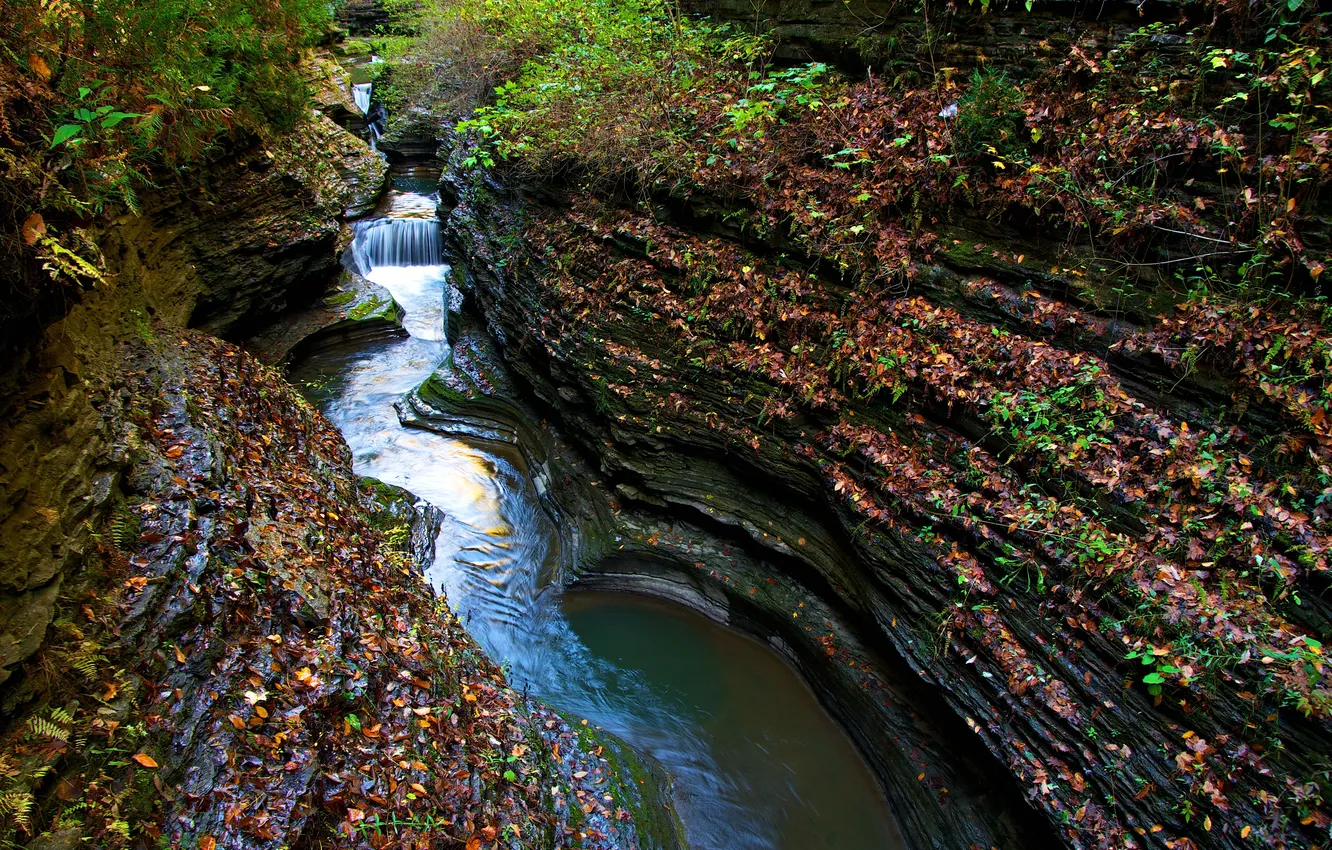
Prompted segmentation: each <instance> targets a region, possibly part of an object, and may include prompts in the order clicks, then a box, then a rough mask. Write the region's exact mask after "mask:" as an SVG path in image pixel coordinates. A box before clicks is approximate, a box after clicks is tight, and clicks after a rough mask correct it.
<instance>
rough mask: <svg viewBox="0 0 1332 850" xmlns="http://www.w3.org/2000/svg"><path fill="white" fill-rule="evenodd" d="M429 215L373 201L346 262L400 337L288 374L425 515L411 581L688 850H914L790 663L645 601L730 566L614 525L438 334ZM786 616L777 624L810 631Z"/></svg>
mask: <svg viewBox="0 0 1332 850" xmlns="http://www.w3.org/2000/svg"><path fill="white" fill-rule="evenodd" d="M406 185H408V186H409V187H410V188H419V186H418V185H415V184H406ZM427 204H429V205H431V206H433V199H430V198H427V197H423V196H421V195H417V194H413V193H411V192H401V191H398V190H394V191H392V192H390V194H389V197H388V198H387V199H386V202H385V203H384V204H383V205H382V206H383V208H384V209H385V211H386V214H385V215H384V216H383V217H380V218H376V219H371V220H367V221H363V222H360V223H358V224H357V225H356V228H357V234H356V237H355V239H354V240H353V243H352V245H351V248H350V249H349V254H348V262H349V264H350V265H351V266H352V268H353V272H354V273H361V274H363V275H364V277H365V278H366V280H367V281H368V282H369V283H370V284H373V285H375V286H379V287H383V289H384V290H386V291H387V293H389V294H390V295H391V297H392V299H393V301H394V302H395V303H396V304H397V305H399V306H400V312H398V314H400V315H402V316H403V318H402V324H401V329H397V328H394V327H392V326H391V323H390V324H386V325H385V326H384V327H383V328H382V334H381V335H380V336H379V338H374V335H373V334H372V335H371V338H370V339H367V338H366V335H365V334H352V335H347V334H345V333H341V332H334V333H332V334H329V333H325V334H323V335H322V336H323V338H322V339H321V338H319V337H316V338H314V339H311V340H308V341H307V342H306V343H305V344H304V345H302V346H300V347H299V348H298V351H297V355H296V357H295V358H294V362H293V365H292V367H291V369H290V370H289V372H290V376H291V378H292V380H293V381H295V382H296V383H297V385H298V386H301V387H304V388H305V392H306V393H307V394H308V396H309V397H310V398H311V399H312V400H313V401H314V402H315V403H316V404H317V405H318V406H319V407H320V409H321V410H322V411H323V412H324V413H325V415H326V416H327V417H328V418H329V419H330V421H331V422H332V423H333V424H334V425H335V426H336V427H338V428H339V429H340V430H341V432H342V434H343V435H344V437H345V438H346V439H347V441H348V444H349V445H350V447H351V449H352V454H353V458H354V464H355V468H356V470H357V472H358V473H360V474H362V475H367V476H371V477H373V478H375V479H378V480H381V481H384V482H387V483H390V484H394V485H398V486H401V487H404V488H406V489H408V490H410V491H411V492H412V493H414V494H416V495H417V496H418V497H420V498H421V499H423V500H424V501H426V502H428V503H429V504H431V505H432V506H434V507H435V508H437V509H439V510H440V511H442V515H443V517H442V521H441V524H440V529H439V532H438V535H437V537H436V539H435V541H434V559H433V565H432V566H431V568H430V569H429V570H428V572H427V577H428V578H429V580H430V582H431V583H432V584H433V585H434V586H435V587H436V588H437V589H439V590H441V591H443V592H444V593H445V594H446V595H447V598H448V599H449V600H450V602H451V603H452V604H453V605H454V606H456V608H457V610H458V612H459V614H460V616H461V618H462V619H463V621H464V622H465V623H466V625H467V628H468V630H469V631H470V632H471V634H472V635H473V636H474V637H475V638H476V639H477V641H478V642H479V643H480V645H481V646H482V647H483V648H484V649H485V650H486V651H487V653H488V654H489V655H490V656H491V657H492V658H493V659H495V661H496V662H498V663H500V664H502V665H504V667H505V669H506V671H507V674H508V679H509V682H510V684H511V686H513V687H515V688H519V689H522V690H524V691H525V692H528V693H531V694H532V695H533V696H536V697H539V698H540V699H542V700H544V701H546V702H548V703H550V704H552V705H554V706H556V707H557V708H559V709H561V710H563V711H566V712H570V713H571V714H572V715H574V716H578V717H583V718H587V719H588V721H589V722H591V723H592V724H595V725H596V726H598V727H602V728H605V729H607V730H609V731H611V732H613V733H615V734H616V735H618V736H620V737H622V738H623V739H624V740H625V741H627V742H629V743H630V744H631V745H633V746H635V747H636V748H638V749H639V750H640V751H641V752H644V753H646V754H648V755H651V756H652V757H654V758H656V759H657V760H658V761H660V762H661V763H662V764H663V765H664V766H665V767H666V769H667V770H668V771H669V773H670V774H671V776H672V778H673V780H674V784H673V793H674V802H675V804H676V807H677V808H678V810H679V812H680V815H681V818H682V820H683V822H684V826H685V830H686V833H687V836H688V841H689V844H690V846H692V847H697V848H718V850H721V848H755V850H757V848H795V847H802V848H816V847H828V848H834V847H836V848H850V847H866V848H868V847H875V848H879V847H883V848H892V847H905V846H928V844H920V842H919V840H917V841H912V842H910V844H908V843H907V842H906V841H905V839H904V838H903V835H902V833H901V828H900V827H899V822H898V819H897V818H896V817H895V816H894V812H893V809H892V807H891V806H890V804H889V800H888V797H887V796H886V794H885V791H884V789H883V787H882V784H881V782H880V779H879V778H878V777H876V775H875V774H874V772H873V771H872V770H871V769H870V766H869V765H868V764H867V762H866V760H865V759H864V758H863V757H862V755H861V754H860V753H859V752H858V751H857V746H856V742H854V741H853V740H852V738H851V737H849V736H848V734H847V732H846V731H844V729H843V727H842V726H841V724H840V723H839V722H838V721H837V720H836V719H834V717H833V716H832V715H831V714H829V712H828V710H827V709H825V708H824V707H823V705H822V704H821V703H823V704H827V703H830V702H836V701H837V700H838V697H837V696H836V695H835V694H832V693H829V692H826V691H825V692H823V693H822V694H821V697H822V699H820V697H819V696H816V695H815V692H814V691H813V690H811V687H810V684H808V683H807V682H806V681H805V679H804V678H803V676H802V673H801V671H799V670H798V669H797V667H796V666H793V664H792V663H791V662H792V661H793V660H795V659H794V658H792V657H790V656H791V651H790V650H789V649H788V650H787V653H786V654H787V656H788V657H787V658H786V659H783V658H782V657H781V656H779V655H778V654H777V653H776V652H775V651H774V650H773V648H772V647H770V646H764V645H763V643H761V642H760V641H759V640H756V639H755V638H756V637H757V638H760V639H762V640H763V641H766V640H767V639H768V638H772V637H774V634H773V633H772V631H771V630H770V629H768V628H767V627H766V626H764V625H762V624H760V623H759V622H757V621H755V620H747V619H744V618H740V619H739V620H737V622H736V623H735V626H736V627H726V626H723V625H719V624H718V623H717V622H716V621H718V620H720V621H722V622H726V621H729V620H731V619H733V618H732V616H731V614H730V612H729V606H728V605H727V604H725V603H724V602H722V603H720V604H719V603H717V602H709V601H708V600H707V597H706V596H705V595H701V594H702V592H701V591H699V590H697V589H695V588H694V587H693V586H692V585H691V584H690V583H689V582H688V577H687V576H686V577H685V578H684V580H683V581H680V582H672V581H669V580H666V581H661V580H659V578H660V576H661V575H662V569H663V568H664V569H665V570H666V572H667V573H670V572H671V571H673V570H675V569H682V568H683V565H684V564H685V563H686V562H685V561H683V560H681V558H682V557H683V556H684V554H685V550H687V549H689V548H690V546H691V545H692V543H691V542H689V541H688V540H687V539H686V538H687V537H690V538H697V540H698V542H699V543H700V546H701V547H707V548H710V549H712V550H714V551H715V552H716V553H717V558H718V559H724V560H733V559H730V558H729V557H728V556H729V554H730V551H729V546H728V545H727V544H726V543H725V542H722V541H718V540H715V539H713V538H711V537H710V536H708V535H706V534H705V533H704V532H702V531H701V530H699V529H694V530H685V529H682V528H679V529H677V528H673V527H670V526H669V525H661V524H660V520H654V519H651V518H647V517H639V518H631V517H628V516H626V515H625V514H624V512H623V511H621V510H620V509H619V507H618V506H617V505H616V504H615V502H614V500H613V498H612V497H611V496H609V495H607V494H606V493H605V489H604V482H601V481H599V480H598V478H597V476H596V475H595V474H594V473H593V472H592V471H591V470H590V469H587V468H585V467H582V466H581V464H580V463H579V461H578V460H577V459H576V458H575V457H573V456H572V455H571V454H569V451H570V450H569V448H568V447H567V446H565V445H564V444H562V443H561V442H559V438H558V435H557V434H555V432H554V431H553V429H551V428H550V427H549V426H548V423H545V422H540V421H538V420H537V418H536V416H535V415H534V414H533V413H532V412H531V410H530V409H528V408H527V407H526V406H525V405H524V403H523V402H522V400H521V398H520V395H519V392H518V390H517V388H516V387H515V386H514V385H513V384H512V383H511V381H510V380H509V379H508V378H507V376H506V373H505V368H504V366H503V365H502V364H501V362H500V361H499V358H498V357H497V355H496V353H495V352H494V351H493V347H492V344H491V343H490V341H489V340H488V338H487V337H486V336H485V334H484V332H482V331H481V330H480V329H479V328H478V327H476V326H475V323H474V322H473V321H472V320H470V319H465V318H463V317H461V316H459V315H456V312H457V308H458V306H459V301H458V298H459V296H458V293H457V292H456V290H454V289H453V287H452V284H451V283H450V279H451V277H452V276H451V275H450V269H449V267H448V266H447V265H444V264H443V263H442V261H441V259H440V258H441V247H440V240H439V232H438V222H437V221H436V220H435V219H434V218H433V217H423V216H421V215H420V211H421V209H422V208H423V206H425V205H427ZM450 305H452V308H453V313H454V315H450V312H451V311H450ZM390 312H391V313H393V312H397V311H392V310H391V311H390ZM449 327H451V328H452V329H453V332H452V333H446V328H449ZM663 537H667V538H670V539H671V541H670V542H666V543H663V541H662V538H663ZM626 538H629V539H630V541H629V542H628V543H626V542H625V541H626ZM704 538H706V542H704ZM658 545H661V547H662V549H663V550H664V551H665V554H657V553H654V552H651V550H653V549H655V548H656V546H658ZM626 550H628V551H631V552H637V554H631V555H626V554H625V552H626ZM637 550H644V551H641V552H638V551H637ZM700 551H701V550H700ZM722 553H726V554H722ZM700 557H707V556H705V555H702V554H700ZM703 563H704V562H703V561H699V562H697V564H698V566H694V564H693V563H690V565H689V568H690V569H698V568H699V567H701V566H702V565H703ZM654 564H655V565H654ZM677 564H678V565H679V566H678V567H677V566H675V565H677ZM579 572H582V573H584V574H585V578H584V579H582V580H581V581H579V580H577V574H578V573H579ZM617 576H618V577H619V578H618V579H617ZM654 577H655V578H654ZM736 578H737V580H739V577H738V576H737V577H736ZM755 580H758V579H757V578H756V579H755ZM571 583H572V588H573V591H572V592H566V589H567V587H568V586H569V585H570V584H571ZM583 586H586V587H589V588H594V587H600V588H605V589H614V590H618V591H629V592H628V593H626V592H620V593H606V592H593V591H590V590H581V589H579V588H580V587H583ZM769 586H770V585H769ZM754 592H755V593H757V590H755V591H754ZM765 594H766V588H765ZM653 597H655V598H656V600H660V599H669V600H671V601H670V602H662V601H655V600H654V599H653ZM795 605H797V606H798V607H797V608H796V609H795V611H793V612H792V614H793V615H794V616H793V619H798V617H799V616H800V615H799V612H800V611H801V610H806V611H807V612H808V614H809V615H814V616H817V615H816V608H815V607H809V608H806V604H805V603H804V602H796V603H795ZM691 608H692V609H694V610H691ZM705 615H706V616H705ZM788 616H791V615H788ZM819 625H820V629H819V636H820V637H823V636H824V635H825V632H824V631H823V629H822V623H820V624H819ZM744 632H748V633H749V635H752V637H751V636H747V635H746V634H744ZM778 645H779V646H780V645H782V644H781V643H780V641H778ZM829 655H830V657H829V662H830V663H839V662H840V663H843V664H845V663H848V662H846V661H840V660H838V661H834V660H833V659H832V658H831V651H830V653H829ZM850 663H852V664H854V661H852V662H850ZM814 684H815V685H818V682H817V681H815V682H814ZM562 802H563V801H557V805H559V804H560V803H562Z"/></svg>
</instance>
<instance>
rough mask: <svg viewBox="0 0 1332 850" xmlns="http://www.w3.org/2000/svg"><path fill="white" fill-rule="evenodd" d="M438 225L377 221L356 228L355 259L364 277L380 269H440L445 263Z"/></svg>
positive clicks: (415, 220) (424, 220)
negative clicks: (408, 267)
mask: <svg viewBox="0 0 1332 850" xmlns="http://www.w3.org/2000/svg"><path fill="white" fill-rule="evenodd" d="M442 250H443V249H442V245H441V242H440V238H439V221H438V220H437V219H433V218H377V219H374V220H372V221H366V222H362V223H360V224H358V225H357V226H356V238H355V240H353V242H352V256H353V257H354V258H355V260H356V265H357V267H358V268H359V269H360V271H361V273H362V274H369V273H370V272H371V271H372V270H373V269H375V268H377V267H381V266H437V265H440V264H441V263H443V258H442Z"/></svg>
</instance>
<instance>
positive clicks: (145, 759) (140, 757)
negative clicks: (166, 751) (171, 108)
mask: <svg viewBox="0 0 1332 850" xmlns="http://www.w3.org/2000/svg"><path fill="white" fill-rule="evenodd" d="M132 758H133V759H134V760H135V761H137V762H138V763H139V764H141V765H143V766H144V767H148V768H154V767H157V762H156V761H155V760H154V759H153V757H152V756H150V755H148V754H147V753H135V754H134V755H133V756H132Z"/></svg>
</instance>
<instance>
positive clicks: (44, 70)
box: [28, 53, 51, 80]
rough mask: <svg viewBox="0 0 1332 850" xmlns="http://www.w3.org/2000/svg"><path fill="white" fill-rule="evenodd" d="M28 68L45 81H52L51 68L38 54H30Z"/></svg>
mask: <svg viewBox="0 0 1332 850" xmlns="http://www.w3.org/2000/svg"><path fill="white" fill-rule="evenodd" d="M28 67H29V68H31V69H32V72H33V73H34V74H36V75H37V76H39V77H41V78H42V79H43V80H49V79H51V66H50V65H48V64H46V60H45V59H43V58H42V57H40V56H38V55H37V54H36V53H29V54H28Z"/></svg>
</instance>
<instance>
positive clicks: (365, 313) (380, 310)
mask: <svg viewBox="0 0 1332 850" xmlns="http://www.w3.org/2000/svg"><path fill="white" fill-rule="evenodd" d="M392 305H393V302H392V301H385V300H384V299H382V298H380V297H379V296H378V295H376V296H373V297H372V298H371V299H370V300H369V301H367V302H365V303H364V304H357V305H356V306H355V307H353V308H352V309H351V310H349V311H348V312H347V318H348V319H351V320H352V321H354V322H359V321H362V320H364V319H368V318H371V317H372V316H373V317H376V318H385V319H390V320H391V319H392V316H391V315H389V314H390V313H392V312H393V311H392ZM386 307H387V308H389V309H388V310H385V309H384V308H386Z"/></svg>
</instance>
